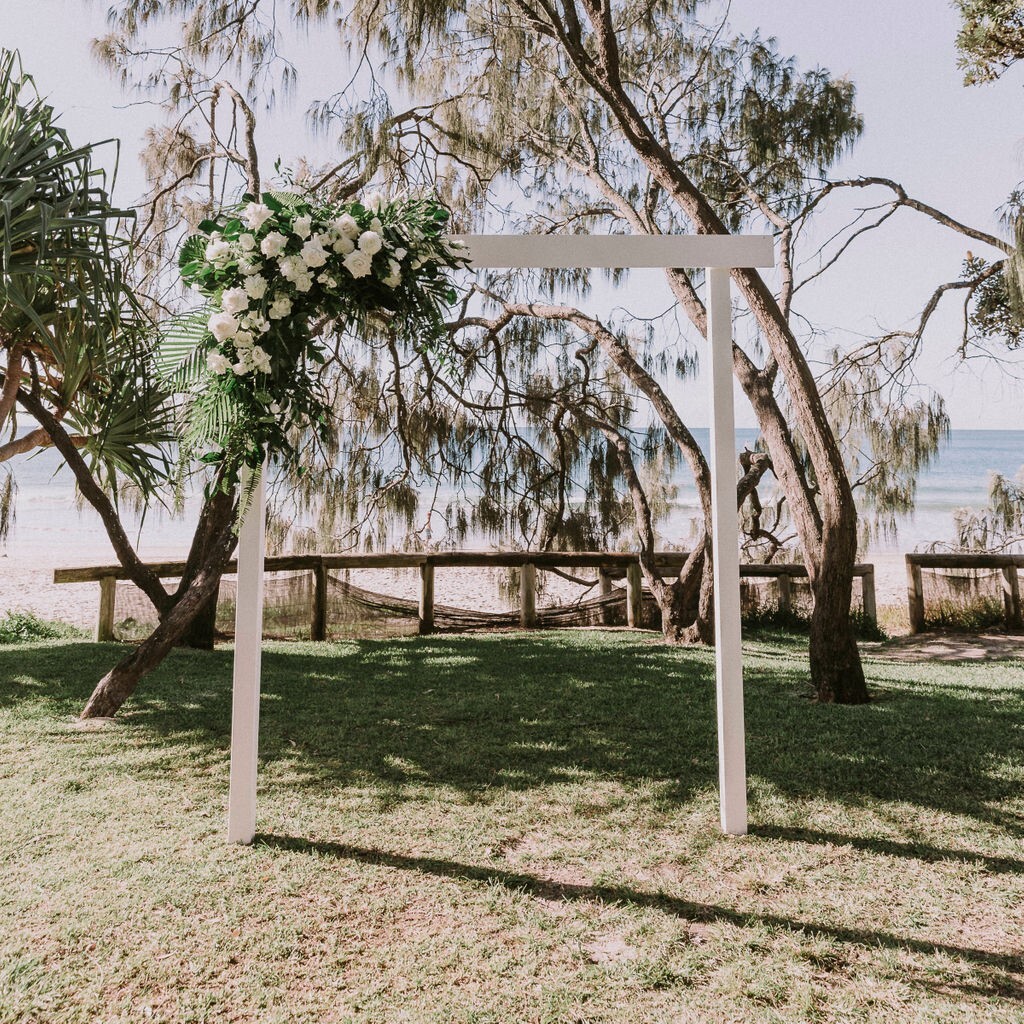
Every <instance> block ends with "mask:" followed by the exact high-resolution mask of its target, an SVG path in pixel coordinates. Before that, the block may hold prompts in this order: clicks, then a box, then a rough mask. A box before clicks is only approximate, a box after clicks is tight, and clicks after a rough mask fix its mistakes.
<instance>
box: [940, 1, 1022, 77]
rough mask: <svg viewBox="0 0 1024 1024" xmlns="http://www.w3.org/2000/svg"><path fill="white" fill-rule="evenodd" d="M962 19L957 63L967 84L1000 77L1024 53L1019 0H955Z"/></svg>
mask: <svg viewBox="0 0 1024 1024" xmlns="http://www.w3.org/2000/svg"><path fill="white" fill-rule="evenodd" d="M953 6H954V7H956V8H957V9H958V10H959V11H960V16H961V18H962V23H961V26H960V31H959V32H958V33H957V37H956V47H957V50H958V51H959V53H960V56H959V59H958V61H957V63H958V64H959V66H960V67H961V68H963V71H964V82H965V84H967V85H979V84H980V83H982V82H991V81H994V80H995V79H997V78H999V77H1000V76H1001V75H1002V74H1003V72H1005V71H1006V70H1007V69H1009V68H1011V67H1012V66H1013V65H1014V64H1016V63H1017V61H1019V60H1020V59H1021V57H1024V6H1022V5H1021V3H1020V2H1019V0H954V4H953Z"/></svg>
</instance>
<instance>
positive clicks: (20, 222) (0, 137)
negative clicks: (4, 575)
mask: <svg viewBox="0 0 1024 1024" xmlns="http://www.w3.org/2000/svg"><path fill="white" fill-rule="evenodd" d="M94 151H95V147H94V146H92V145H86V146H75V145H73V144H72V142H71V140H70V139H69V138H68V135H67V133H66V132H65V131H64V129H63V128H61V127H59V126H58V124H57V123H56V118H55V114H54V110H53V108H52V107H51V106H50V105H49V104H47V103H46V102H45V101H44V99H43V98H42V97H41V96H40V95H39V93H38V91H37V89H36V87H35V84H34V82H33V80H32V78H31V77H30V76H29V75H27V74H26V73H25V71H24V69H23V67H22V63H21V60H20V57H19V55H18V54H17V53H16V52H13V51H8V50H3V49H0V431H2V435H0V437H2V438H3V440H0V464H2V463H5V462H8V461H9V460H10V459H12V458H13V457H14V456H16V455H19V454H23V453H27V452H30V451H32V450H34V449H36V448H39V447H46V446H49V445H53V444H56V445H57V446H58V448H61V447H66V444H67V442H68V441H69V440H70V442H71V443H72V444H73V445H74V447H75V449H76V450H78V451H80V452H81V454H82V456H83V461H84V462H85V463H86V465H87V466H88V470H89V474H90V475H91V477H92V479H93V480H94V481H95V482H96V483H97V484H98V486H100V487H101V488H102V489H103V490H104V491H106V492H107V493H108V494H111V495H114V496H115V500H116V494H117V490H118V486H119V484H120V483H122V482H123V481H125V480H127V481H130V482H131V483H132V484H134V485H135V487H137V488H139V489H140V490H141V492H142V494H143V495H144V496H149V495H151V494H152V493H153V492H154V490H155V488H156V487H157V486H159V484H160V482H161V481H163V480H164V479H165V478H166V475H167V468H168V462H167V457H166V452H165V445H166V444H167V443H168V442H169V441H170V439H171V436H172V432H171V430H170V426H171V422H170V407H169V404H168V402H167V396H166V394H164V393H163V392H162V391H161V389H160V387H159V385H158V382H157V380H156V377H155V375H154V374H153V373H152V372H151V369H150V368H151V366H152V359H151V348H152V338H153V336H154V335H153V332H152V330H151V325H150V323H149V322H148V320H147V318H146V317H145V315H144V314H143V311H142V309H141V308H140V305H139V302H138V301H137V300H136V298H135V296H134V294H133V291H132V289H131V287H130V285H129V283H128V281H127V279H126V267H127V266H129V265H130V245H129V243H128V241H127V240H126V239H125V238H124V237H122V236H121V235H120V234H119V233H118V228H119V226H123V224H124V222H125V220H126V219H127V218H128V217H129V216H130V214H128V213H126V212H125V211H122V210H119V209H117V208H116V206H115V205H114V203H113V201H112V199H111V196H110V191H109V187H110V186H109V184H108V180H107V176H106V174H105V173H104V171H103V170H102V169H100V168H97V167H96V166H95V165H94V162H93V159H94ZM19 410H21V411H23V412H25V413H27V414H28V415H29V417H31V419H33V420H34V421H35V422H34V423H31V429H28V430H24V429H23V430H20V431H19V429H18V427H19V424H18V413H19ZM62 442H63V444H62ZM4 475H5V478H6V479H5V480H4V481H3V482H2V485H0V532H4V531H6V528H7V527H8V526H9V523H10V514H11V505H12V494H13V477H12V476H11V475H10V474H9V473H6V474H4ZM80 483H81V480H80Z"/></svg>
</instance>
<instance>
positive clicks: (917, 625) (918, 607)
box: [907, 555, 924, 633]
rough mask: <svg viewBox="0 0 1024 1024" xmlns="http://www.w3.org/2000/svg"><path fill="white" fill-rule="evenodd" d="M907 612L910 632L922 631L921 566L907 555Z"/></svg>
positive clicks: (922, 589)
mask: <svg viewBox="0 0 1024 1024" xmlns="http://www.w3.org/2000/svg"><path fill="white" fill-rule="evenodd" d="M907 611H908V612H909V616H910V632H911V633H920V632H921V630H923V629H924V584H923V583H922V582H921V566H919V565H918V564H917V563H916V562H912V561H911V560H910V555H907Z"/></svg>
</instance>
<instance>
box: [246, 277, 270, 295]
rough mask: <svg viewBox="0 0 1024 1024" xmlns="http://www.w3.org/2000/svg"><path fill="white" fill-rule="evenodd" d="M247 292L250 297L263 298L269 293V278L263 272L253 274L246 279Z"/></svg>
mask: <svg viewBox="0 0 1024 1024" xmlns="http://www.w3.org/2000/svg"><path fill="white" fill-rule="evenodd" d="M245 294H246V295H248V296H249V298H250V299H257V300H259V299H262V298H263V296H264V295H266V294H267V279H266V278H265V277H263V275H262V274H253V275H252V277H247V278H246V279H245Z"/></svg>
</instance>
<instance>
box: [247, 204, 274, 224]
mask: <svg viewBox="0 0 1024 1024" xmlns="http://www.w3.org/2000/svg"><path fill="white" fill-rule="evenodd" d="M273 216H274V211H273V210H272V209H271V208H270V207H269V206H265V205H264V204H263V203H249V204H248V205H247V206H246V207H245V209H244V210H242V222H243V223H244V224H245V226H246V227H247V228H248V229H249V230H250V231H259V229H260V228H261V227H263V225H264V224H265V223H266V222H267V221H268V220H270V218H271V217H273Z"/></svg>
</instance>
